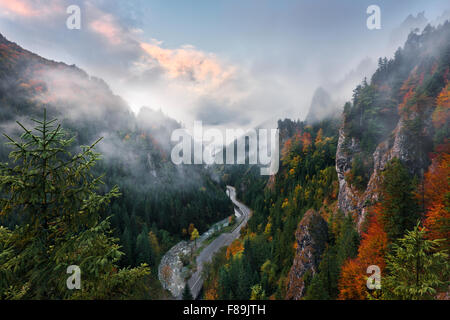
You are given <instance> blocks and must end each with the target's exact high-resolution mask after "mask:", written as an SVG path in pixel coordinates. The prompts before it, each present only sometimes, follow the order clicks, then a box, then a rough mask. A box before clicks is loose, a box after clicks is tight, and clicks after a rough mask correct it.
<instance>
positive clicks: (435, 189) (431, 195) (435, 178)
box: [424, 152, 450, 249]
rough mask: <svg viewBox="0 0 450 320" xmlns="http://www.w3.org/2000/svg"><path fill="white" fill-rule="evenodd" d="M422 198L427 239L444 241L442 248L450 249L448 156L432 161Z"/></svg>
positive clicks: (449, 168)
mask: <svg viewBox="0 0 450 320" xmlns="http://www.w3.org/2000/svg"><path fill="white" fill-rule="evenodd" d="M424 179H425V182H424V185H425V187H424V189H425V191H424V198H425V208H426V211H427V213H426V217H425V221H424V226H425V228H426V229H427V231H428V238H429V239H430V240H433V239H446V240H445V242H444V246H445V248H446V249H449V248H450V154H449V153H446V152H444V153H442V154H440V155H439V156H438V157H436V158H434V159H433V162H432V164H431V165H430V168H429V170H428V172H427V173H426V174H425V178H424Z"/></svg>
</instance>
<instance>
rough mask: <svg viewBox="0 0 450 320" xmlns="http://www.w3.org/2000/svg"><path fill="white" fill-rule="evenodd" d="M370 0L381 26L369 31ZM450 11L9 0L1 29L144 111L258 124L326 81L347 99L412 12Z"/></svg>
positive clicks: (346, 4) (1, 7)
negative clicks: (73, 18) (77, 24)
mask: <svg viewBox="0 0 450 320" xmlns="http://www.w3.org/2000/svg"><path fill="white" fill-rule="evenodd" d="M70 5H77V6H79V7H80V9H81V10H80V18H81V28H80V29H79V30H78V29H68V28H67V27H66V20H67V18H68V17H69V16H70V14H68V13H67V12H66V9H67V7H68V6H70ZM370 5H378V6H379V7H380V13H381V28H380V29H375V30H369V29H368V28H367V25H366V20H367V18H368V17H369V14H367V13H366V10H367V7H368V6H370ZM448 9H450V4H449V3H448V0H428V1H418V0H391V1H387V0H384V1H382V0H370V1H366V0H358V1H355V0H353V1H351V0H322V1H313V0H295V1H294V0H282V1H275V0H196V1H185V0H179V1H175V0H128V1H113V0H45V1H44V0H0V33H2V34H3V35H4V36H5V37H7V38H8V39H9V40H11V41H14V42H16V43H18V44H19V45H21V46H22V47H24V48H25V49H28V50H30V51H32V52H35V53H37V54H39V55H41V56H43V57H45V58H48V59H52V60H56V61H63V62H65V63H67V64H69V65H71V64H75V65H77V66H78V67H80V68H82V69H83V70H85V71H86V72H87V73H89V74H90V75H92V76H96V77H100V78H102V79H104V80H105V81H106V82H107V83H108V84H109V86H110V87H111V89H112V90H113V92H114V93H115V94H118V95H120V96H121V97H123V98H124V99H125V101H126V102H127V103H128V104H129V106H130V108H131V109H132V110H133V111H134V112H135V113H138V111H139V109H140V108H141V107H142V106H146V107H150V108H152V109H155V110H159V109H160V110H162V111H163V112H164V113H166V114H167V115H168V116H170V117H172V118H175V119H176V120H178V121H180V122H182V123H183V124H184V125H185V126H187V127H189V126H191V125H192V124H193V122H194V120H201V121H203V123H204V124H205V125H206V126H217V127H222V128H225V127H226V128H236V127H240V128H242V127H246V128H250V127H253V126H258V125H261V124H262V123H265V122H271V123H274V122H275V121H276V120H277V119H279V118H286V117H287V118H293V119H304V118H305V116H306V114H307V112H308V109H309V105H310V103H311V98H312V96H313V94H314V91H315V90H316V89H317V88H318V87H320V86H322V87H324V88H325V89H327V90H328V91H331V92H330V94H331V96H332V97H333V98H335V99H336V101H337V102H336V103H342V102H343V101H344V100H346V99H349V98H350V97H351V94H352V92H351V89H352V88H353V87H354V85H355V84H356V83H355V82H357V81H360V80H362V78H363V77H364V76H368V77H370V73H371V72H373V70H374V68H375V66H376V61H377V59H378V57H380V56H388V57H391V56H392V55H393V53H394V51H395V49H396V48H397V47H398V46H399V45H401V44H402V43H403V42H404V40H405V39H406V34H407V31H409V30H407V29H408V28H410V27H411V23H410V24H408V23H406V22H405V19H406V17H407V16H408V15H410V14H412V15H413V19H412V20H411V19H410V22H411V21H412V25H414V23H415V22H417V23H418V20H419V19H418V18H417V21H416V20H415V19H416V17H417V14H418V13H419V12H422V11H424V12H425V19H426V20H427V21H428V22H433V21H435V20H436V19H438V18H439V17H440V16H441V15H442V14H443V13H444V12H445V11H446V10H448ZM447 14H448V12H447ZM422 22H423V21H422Z"/></svg>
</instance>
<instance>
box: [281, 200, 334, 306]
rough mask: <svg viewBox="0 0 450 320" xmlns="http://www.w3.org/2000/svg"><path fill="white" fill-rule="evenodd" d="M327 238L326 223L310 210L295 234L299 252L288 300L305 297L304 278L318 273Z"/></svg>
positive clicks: (291, 277) (291, 274)
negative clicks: (308, 274)
mask: <svg viewBox="0 0 450 320" xmlns="http://www.w3.org/2000/svg"><path fill="white" fill-rule="evenodd" d="M327 237H328V226H327V223H326V221H325V220H324V219H323V218H322V216H321V215H320V214H319V213H318V212H316V211H314V210H312V209H310V210H308V211H307V212H306V213H305V215H304V216H303V218H302V220H301V221H300V223H299V225H298V227H297V231H296V233H295V238H296V241H297V252H296V254H295V258H294V264H293V265H292V267H291V270H290V272H289V276H288V286H287V294H286V299H290V300H299V299H301V298H302V297H303V296H304V294H305V282H304V277H305V275H306V274H307V273H310V274H311V276H313V275H314V274H316V273H317V269H318V267H319V263H320V259H321V256H322V254H323V251H324V250H325V245H326V242H327Z"/></svg>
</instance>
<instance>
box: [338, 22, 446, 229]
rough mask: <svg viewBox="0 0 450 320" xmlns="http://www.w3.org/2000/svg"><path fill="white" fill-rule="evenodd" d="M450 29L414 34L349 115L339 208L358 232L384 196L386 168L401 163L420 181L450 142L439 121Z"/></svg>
mask: <svg viewBox="0 0 450 320" xmlns="http://www.w3.org/2000/svg"><path fill="white" fill-rule="evenodd" d="M449 29H450V28H449V24H448V23H447V24H445V25H444V26H442V27H440V28H437V29H434V28H426V29H425V30H424V31H423V33H422V34H411V35H410V37H409V38H408V41H407V42H406V44H405V47H404V48H403V49H399V50H398V51H397V53H396V55H395V58H394V59H391V60H381V59H380V65H379V68H378V70H377V72H376V73H375V74H374V75H373V76H372V79H371V82H370V83H367V82H366V83H363V84H362V85H361V86H359V87H358V88H356V90H355V95H354V99H353V102H352V103H349V104H347V106H346V108H345V109H344V115H343V123H342V126H341V128H340V130H339V140H338V146H337V152H336V171H337V174H338V180H339V196H338V208H339V209H340V210H342V211H343V212H345V213H346V214H353V215H354V216H355V217H356V218H357V222H358V228H360V227H361V223H362V222H363V221H364V217H365V216H366V214H367V211H368V208H369V207H370V205H371V204H373V203H374V202H375V201H377V200H378V198H379V196H380V192H379V191H380V190H379V187H380V182H381V173H382V172H383V170H384V168H385V167H386V164H387V163H388V162H389V161H390V160H392V159H393V158H398V159H400V160H401V161H402V163H403V164H404V165H405V166H406V167H407V168H408V170H409V171H410V173H411V175H413V176H416V177H417V178H419V179H420V178H421V175H422V174H423V171H424V170H426V168H427V167H428V165H429V153H430V152H431V151H432V150H433V146H434V147H435V146H436V145H438V144H439V143H443V139H444V140H445V139H447V138H446V136H447V137H448V133H446V134H445V133H444V134H442V132H439V130H441V129H440V128H439V127H438V126H436V125H435V124H436V121H435V120H436V119H437V118H438V117H439V115H438V114H437V113H438V111H439V110H438V109H439V108H438V106H437V105H438V97H439V95H445V94H446V92H447V90H448V79H449V68H450V63H449V53H450V47H449V45H448V36H449V33H450V32H449ZM445 38H446V39H447V40H445ZM446 43H447V44H446ZM441 131H442V130H441ZM442 136H443V137H444V138H443V139H442ZM361 159H362V160H361ZM358 179H359V180H358ZM358 182H359V183H358Z"/></svg>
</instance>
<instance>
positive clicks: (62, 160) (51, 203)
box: [0, 111, 149, 299]
mask: <svg viewBox="0 0 450 320" xmlns="http://www.w3.org/2000/svg"><path fill="white" fill-rule="evenodd" d="M33 121H34V122H35V123H36V124H37V126H36V127H35V128H34V130H32V131H31V130H28V129H27V128H25V127H24V126H23V125H22V124H20V123H18V124H19V125H20V127H21V128H22V129H23V131H24V133H23V134H22V136H21V137H20V140H19V141H15V140H14V139H12V138H10V137H9V136H7V135H5V136H6V137H7V138H8V140H9V141H10V142H9V145H10V146H11V147H12V148H13V151H12V152H11V153H10V158H11V160H12V162H13V163H12V164H11V165H8V164H0V210H1V211H0V214H1V215H4V216H7V217H8V216H11V215H16V216H19V218H20V220H19V221H21V223H20V225H17V226H16V227H15V228H13V229H12V230H8V229H7V228H4V227H0V249H1V250H0V299H121V298H142V297H145V295H146V294H147V288H146V282H147V281H145V280H146V279H147V277H148V275H149V269H148V267H147V266H146V265H141V266H140V267H138V268H134V269H128V268H127V269H119V268H118V266H117V263H118V261H119V259H120V257H121V256H122V255H123V253H122V252H121V251H120V250H119V245H118V244H117V239H115V238H113V237H112V236H111V231H110V224H109V221H108V219H106V220H101V217H100V212H101V211H102V210H104V209H105V207H106V206H107V205H108V204H109V203H110V201H111V199H113V198H115V197H118V196H119V195H120V194H119V190H118V188H117V187H114V188H112V190H110V191H109V192H106V193H105V194H100V193H98V190H99V187H100V186H101V185H102V184H103V182H102V177H94V176H93V175H92V173H91V169H92V167H93V166H94V165H95V163H96V161H97V160H98V159H99V154H98V153H95V152H94V151H93V149H94V146H95V145H96V144H97V143H98V142H99V141H100V140H97V141H96V142H95V143H94V144H92V145H91V146H83V147H81V149H82V151H81V153H79V154H76V155H72V154H71V153H70V152H69V151H68V150H69V146H70V145H71V143H72V142H73V140H74V138H73V137H72V138H67V135H66V134H65V132H64V131H63V130H62V129H61V127H60V125H55V121H56V120H51V121H47V119H46V114H45V111H44V119H43V121H38V120H33ZM70 265H77V266H79V267H80V269H81V289H79V290H77V289H73V290H69V289H68V288H67V285H66V280H67V278H68V277H69V276H70V274H67V273H66V272H67V267H68V266H70Z"/></svg>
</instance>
